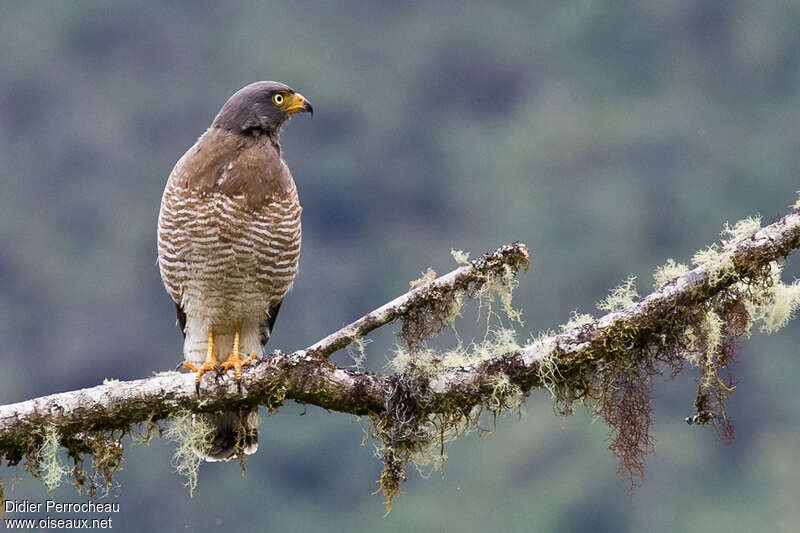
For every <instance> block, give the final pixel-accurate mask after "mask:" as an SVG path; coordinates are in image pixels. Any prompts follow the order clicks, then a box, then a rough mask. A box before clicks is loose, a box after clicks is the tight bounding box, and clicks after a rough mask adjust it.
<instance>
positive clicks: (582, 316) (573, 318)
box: [559, 309, 594, 333]
mask: <svg viewBox="0 0 800 533" xmlns="http://www.w3.org/2000/svg"><path fill="white" fill-rule="evenodd" d="M592 323H594V317H593V316H592V315H590V314H586V313H578V310H577V309H576V310H575V311H573V312H571V313H570V314H569V320H568V321H567V323H566V324H561V325H560V326H559V329H560V330H561V332H562V333H564V332H567V331H571V330H573V329H575V328H581V327H583V326H587V325H589V324H592Z"/></svg>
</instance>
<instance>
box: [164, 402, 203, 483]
mask: <svg viewBox="0 0 800 533" xmlns="http://www.w3.org/2000/svg"><path fill="white" fill-rule="evenodd" d="M214 432H215V429H214V427H212V426H211V424H209V423H208V422H207V421H206V420H205V418H203V417H199V416H196V415H194V414H193V413H192V412H190V411H181V412H178V413H175V414H174V415H172V416H171V417H170V418H169V419H168V421H167V428H166V430H165V431H164V438H166V439H167V440H170V441H173V442H175V443H176V444H177V446H176V447H175V453H173V455H172V466H173V467H174V468H175V470H176V471H177V472H178V474H180V475H182V476H183V477H185V478H186V483H184V486H185V487H187V488H188V489H189V496H190V497H191V496H193V495H194V489H195V488H197V471H198V469H199V468H200V463H201V462H202V459H201V458H200V455H201V454H204V453H208V452H209V451H210V450H211V444H212V442H213V438H214Z"/></svg>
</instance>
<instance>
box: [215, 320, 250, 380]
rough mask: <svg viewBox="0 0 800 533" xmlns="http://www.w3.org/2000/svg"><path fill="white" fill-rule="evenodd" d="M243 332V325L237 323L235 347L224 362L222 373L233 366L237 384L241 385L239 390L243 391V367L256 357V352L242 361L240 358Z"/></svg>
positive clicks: (234, 335) (234, 338)
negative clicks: (240, 339) (240, 343)
mask: <svg viewBox="0 0 800 533" xmlns="http://www.w3.org/2000/svg"><path fill="white" fill-rule="evenodd" d="M241 333H242V325H241V324H237V325H236V330H235V331H234V333H233V349H232V350H231V354H230V355H229V356H228V359H227V361H225V362H224V363H222V373H223V374H224V373H225V372H226V371H227V370H228V369H229V368H233V377H234V379H235V380H236V386H237V387H239V392H240V393H241V392H242V367H243V366H247V365H249V364H250V363H251V362H252V361H253V359H255V358H256V354H255V352H253V353H251V354H250V356H249V357H248V358H247V359H245V360H244V361H242V360H241V359H240V358H239V335H240V334H241Z"/></svg>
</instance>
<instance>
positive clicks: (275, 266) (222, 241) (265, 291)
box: [158, 132, 301, 362]
mask: <svg viewBox="0 0 800 533" xmlns="http://www.w3.org/2000/svg"><path fill="white" fill-rule="evenodd" d="M207 135H209V132H207V134H205V135H204V137H206V136H207ZM219 135H220V134H219V132H212V133H211V134H210V137H212V138H211V139H208V138H206V139H204V137H201V139H200V140H199V141H198V143H197V144H196V145H195V146H194V147H193V148H192V149H190V150H189V152H187V153H186V155H185V156H184V157H183V158H182V159H181V161H179V162H178V164H177V165H176V167H175V170H173V173H172V174H171V175H170V178H169V180H168V182H167V186H166V188H165V190H164V195H163V198H162V202H161V211H160V213H159V222H158V265H159V269H160V271H161V277H162V279H163V281H164V286H165V287H166V289H167V292H168V293H169V294H170V296H172V298H173V300H175V302H176V303H178V304H179V305H180V306H181V307H182V308H183V311H184V313H185V315H186V328H185V332H186V339H185V343H184V357H185V358H186V359H187V360H189V361H197V362H201V361H203V360H204V358H205V351H206V343H207V332H208V329H209V328H213V330H214V334H215V336H216V339H217V343H216V344H217V345H218V346H228V347H229V346H231V345H232V335H233V331H234V328H235V327H236V325H237V324H241V325H242V334H241V349H242V352H243V353H251V352H254V351H255V352H257V353H260V351H261V343H260V335H259V328H260V325H261V324H262V323H263V322H264V320H265V318H266V315H267V312H268V310H269V309H270V308H271V307H273V306H275V305H276V304H279V303H280V301H281V300H282V299H283V297H284V295H285V294H286V292H287V291H288V290H289V289H290V288H291V286H292V283H293V281H294V278H295V275H296V274H297V264H298V259H299V255H300V244H301V222H300V214H301V207H300V202H299V200H298V196H297V189H296V187H295V184H294V181H293V180H292V179H291V174H289V171H288V169H287V168H286V165H285V164H284V163H283V161H282V160H281V159H280V153H279V151H278V152H275V153H271V152H270V150H273V151H274V150H276V149H277V147H275V146H271V145H270V144H269V143H268V142H266V143H265V141H264V140H263V139H262V140H261V142H258V141H259V140H255V141H253V142H252V145H247V144H245V145H243V144H242V142H241V140H240V139H227V138H224V137H219ZM212 141H213V142H212ZM248 173H250V174H253V175H248ZM254 182H255V185H258V184H260V186H255V185H254ZM237 183H240V184H241V185H237ZM228 349H229V348H228ZM222 355H223V356H224V355H226V354H222Z"/></svg>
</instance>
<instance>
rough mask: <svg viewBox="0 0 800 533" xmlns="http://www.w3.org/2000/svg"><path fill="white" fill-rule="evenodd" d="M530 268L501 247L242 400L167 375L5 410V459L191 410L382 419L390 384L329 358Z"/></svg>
mask: <svg viewBox="0 0 800 533" xmlns="http://www.w3.org/2000/svg"><path fill="white" fill-rule="evenodd" d="M528 261H529V259H528V249H527V247H526V246H525V245H524V244H521V243H512V244H509V245H506V246H503V247H501V248H499V249H498V250H496V251H494V252H492V253H488V254H485V255H483V256H481V257H480V258H478V259H476V260H475V261H472V262H471V263H470V264H468V265H465V266H462V267H459V268H457V269H455V270H453V271H452V272H450V273H448V274H445V275H444V276H441V277H439V278H436V279H435V280H433V281H431V282H429V283H424V284H423V285H421V286H419V287H417V288H415V289H413V290H411V291H409V292H407V293H406V294H403V295H402V296H400V297H398V298H395V299H394V300H392V301H391V302H389V303H387V304H385V305H383V306H381V307H379V308H378V309H375V310H374V311H372V312H370V313H368V314H367V315H365V316H363V317H361V318H360V319H358V320H356V321H355V322H353V323H352V324H350V325H348V326H346V327H344V328H342V329H340V330H338V331H336V332H335V333H332V334H331V335H328V336H327V337H325V338H324V339H322V340H320V341H319V342H317V343H315V344H313V345H312V346H310V347H308V348H306V349H304V350H298V351H296V352H294V353H291V354H286V355H284V354H277V353H276V354H271V355H269V356H267V357H265V358H264V359H262V360H260V361H258V362H257V363H256V364H255V365H252V366H248V367H245V369H244V375H243V383H244V389H245V390H244V394H239V393H238V390H237V387H236V386H235V385H234V384H233V382H232V380H231V379H228V378H227V377H226V378H223V379H222V380H220V381H219V382H216V383H215V381H214V379H213V378H211V377H207V378H206V379H205V380H204V382H203V386H202V396H201V397H200V398H198V397H197V396H196V395H195V392H194V375H192V374H179V373H177V372H168V373H163V374H162V375H156V376H154V377H150V378H145V379H139V380H135V381H126V382H123V381H116V380H114V381H111V382H109V383H107V384H104V385H100V386H96V387H92V388H88V389H81V390H77V391H71V392H63V393H59V394H53V395H50V396H44V397H41V398H36V399H33V400H28V401H25V402H20V403H15V404H9V405H4V406H0V454H5V455H6V457H7V458H8V459H9V460H11V461H14V460H19V458H20V457H21V453H22V451H23V450H24V449H25V448H28V447H29V446H30V441H31V436H32V435H34V436H35V435H39V434H41V431H42V428H43V427H45V426H53V427H55V428H56V429H57V430H58V432H59V434H61V435H62V436H68V435H73V434H76V433H80V432H87V431H98V430H113V429H125V428H128V427H130V426H131V425H132V424H136V423H139V422H144V421H156V420H160V419H163V418H165V417H167V416H169V415H170V414H171V413H175V412H177V411H180V410H186V409H188V410H191V411H195V412H201V411H218V410H223V409H230V408H236V407H239V406H243V405H257V404H262V405H267V406H269V407H275V406H277V405H279V404H280V403H281V402H282V401H283V400H284V399H285V398H290V399H293V400H296V401H298V402H303V403H309V404H313V405H317V406H319V407H322V408H325V409H329V410H333V411H340V412H343V413H352V414H356V415H364V414H368V413H375V412H380V411H382V410H383V408H384V400H385V396H386V394H387V391H388V390H390V388H391V387H390V383H389V378H387V377H385V376H378V375H374V374H371V373H361V372H354V371H352V370H349V369H345V368H340V367H337V366H336V365H334V364H332V363H330V362H329V361H327V356H328V355H330V354H331V353H333V352H334V351H336V350H339V349H341V348H344V347H345V346H347V345H348V344H350V343H351V342H353V341H354V340H356V339H358V338H359V337H361V336H363V335H365V334H366V333H368V332H370V331H372V330H373V329H375V328H378V327H380V326H383V325H385V324H387V323H389V322H392V321H394V320H396V319H398V318H400V317H402V316H404V315H407V314H409V313H411V312H414V311H417V310H419V309H421V308H424V307H426V306H430V305H431V303H432V302H436V301H438V300H441V299H442V298H443V297H444V296H445V295H449V294H452V293H453V292H455V291H464V292H469V291H478V290H480V288H481V287H483V285H485V284H486V283H487V282H488V281H489V280H491V279H493V276H499V275H502V273H504V272H505V269H511V271H512V272H513V273H516V272H517V270H518V269H519V268H520V267H523V266H527V264H528ZM207 376H208V375H207ZM0 457H2V455H0Z"/></svg>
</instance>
